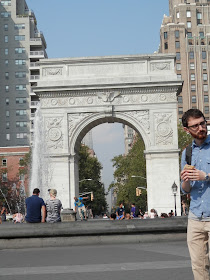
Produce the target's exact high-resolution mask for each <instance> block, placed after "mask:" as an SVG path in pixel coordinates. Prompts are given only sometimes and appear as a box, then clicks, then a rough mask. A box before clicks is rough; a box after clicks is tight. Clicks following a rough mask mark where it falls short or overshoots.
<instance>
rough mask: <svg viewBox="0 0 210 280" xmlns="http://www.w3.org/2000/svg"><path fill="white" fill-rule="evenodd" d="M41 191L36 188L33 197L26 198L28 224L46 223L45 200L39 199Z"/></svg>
mask: <svg viewBox="0 0 210 280" xmlns="http://www.w3.org/2000/svg"><path fill="white" fill-rule="evenodd" d="M39 193H40V190H39V189H38V188H35V189H34V190H33V195H32V196H30V197H28V198H26V217H25V220H26V222H27V223H41V222H42V223H44V222H45V217H46V207H45V203H44V200H43V199H42V198H40V197H39Z"/></svg>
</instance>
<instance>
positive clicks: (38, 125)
mask: <svg viewBox="0 0 210 280" xmlns="http://www.w3.org/2000/svg"><path fill="white" fill-rule="evenodd" d="M52 173H53V171H52V168H51V165H50V158H49V156H48V150H47V144H46V139H45V127H44V121H43V117H42V114H41V106H40V103H39V104H38V106H37V110H36V114H35V119H34V139H33V147H32V164H31V178H30V183H29V195H32V192H33V189H34V188H39V189H40V191H41V192H40V196H41V197H42V198H43V199H44V201H46V199H48V198H49V194H48V189H50V188H53V185H52Z"/></svg>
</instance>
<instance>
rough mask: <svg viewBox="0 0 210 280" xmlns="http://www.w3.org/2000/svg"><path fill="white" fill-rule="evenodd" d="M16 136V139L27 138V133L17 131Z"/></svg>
mask: <svg viewBox="0 0 210 280" xmlns="http://www.w3.org/2000/svg"><path fill="white" fill-rule="evenodd" d="M16 138H18V139H23V138H27V133H17V134H16Z"/></svg>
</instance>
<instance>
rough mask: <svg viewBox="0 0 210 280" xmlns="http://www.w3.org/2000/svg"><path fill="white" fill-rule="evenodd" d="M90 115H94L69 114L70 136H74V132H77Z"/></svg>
mask: <svg viewBox="0 0 210 280" xmlns="http://www.w3.org/2000/svg"><path fill="white" fill-rule="evenodd" d="M90 115H92V113H80V114H68V129H69V136H71V135H72V132H73V131H74V130H75V128H76V127H77V126H78V124H79V123H80V122H81V121H83V120H84V119H86V118H87V117H89V116H90Z"/></svg>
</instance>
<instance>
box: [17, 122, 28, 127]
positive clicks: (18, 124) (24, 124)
mask: <svg viewBox="0 0 210 280" xmlns="http://www.w3.org/2000/svg"><path fill="white" fill-rule="evenodd" d="M16 127H27V122H16Z"/></svg>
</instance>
